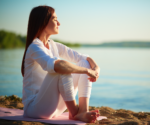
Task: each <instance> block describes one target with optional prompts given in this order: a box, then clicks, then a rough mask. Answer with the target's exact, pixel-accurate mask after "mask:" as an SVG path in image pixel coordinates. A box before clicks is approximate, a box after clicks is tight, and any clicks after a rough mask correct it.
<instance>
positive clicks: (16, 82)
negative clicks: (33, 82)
mask: <svg viewBox="0 0 150 125" xmlns="http://www.w3.org/2000/svg"><path fill="white" fill-rule="evenodd" d="M72 49H74V50H75V51H78V52H79V53H82V54H86V55H89V56H90V57H92V58H93V59H94V60H95V61H96V63H97V64H98V65H99V67H100V76H99V79H98V80H97V81H96V82H94V83H93V84H92V92H91V97H90V104H89V105H90V106H95V107H101V106H108V107H111V108H114V109H126V110H132V111H135V112H150V48H111V47H110V48H108V47H80V48H72ZM23 53H24V49H6V50H2V49H1V50H0V96H1V95H7V96H10V95H17V96H18V97H22V87H23V82H22V80H23V77H22V75H21V63H22V57H23ZM76 100H77V102H78V96H76Z"/></svg>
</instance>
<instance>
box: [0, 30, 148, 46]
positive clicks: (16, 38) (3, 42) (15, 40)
mask: <svg viewBox="0 0 150 125" xmlns="http://www.w3.org/2000/svg"><path fill="white" fill-rule="evenodd" d="M54 41H55V42H59V43H62V44H64V45H66V46H68V47H118V48H126V47H130V48H150V41H147V42H145V41H123V42H106V43H98V44H80V43H71V42H69V41H67V42H66V41H62V40H58V39H54ZM8 42H9V44H8ZM25 43H26V36H21V35H18V34H15V33H14V32H9V31H5V30H0V49H13V48H24V47H25Z"/></svg>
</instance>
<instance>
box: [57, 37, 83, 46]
mask: <svg viewBox="0 0 150 125" xmlns="http://www.w3.org/2000/svg"><path fill="white" fill-rule="evenodd" d="M54 41H55V42H59V43H62V44H64V45H66V46H68V47H80V46H81V44H79V43H69V42H63V41H60V40H57V39H55V40H54Z"/></svg>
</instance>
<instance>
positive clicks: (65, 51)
mask: <svg viewBox="0 0 150 125" xmlns="http://www.w3.org/2000/svg"><path fill="white" fill-rule="evenodd" d="M56 45H57V48H58V52H59V56H60V57H61V58H63V59H66V60H68V61H70V62H73V63H77V62H79V61H80V60H86V59H87V57H89V55H85V54H81V53H78V52H77V51H75V50H72V49H71V48H69V47H67V46H65V45H63V44H61V43H57V42H56Z"/></svg>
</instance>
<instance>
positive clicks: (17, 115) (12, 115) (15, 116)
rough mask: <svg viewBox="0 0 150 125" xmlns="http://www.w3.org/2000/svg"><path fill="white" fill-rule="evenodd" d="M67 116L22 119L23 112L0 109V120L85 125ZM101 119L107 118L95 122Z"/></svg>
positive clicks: (65, 114) (64, 114) (101, 117)
mask: <svg viewBox="0 0 150 125" xmlns="http://www.w3.org/2000/svg"><path fill="white" fill-rule="evenodd" d="M68 114H69V113H68V112H65V113H63V114H62V115H60V116H58V117H57V118H52V119H33V118H27V117H23V110H20V109H10V108H2V107H0V119H6V120H19V121H35V122H44V123H51V124H79V125H84V124H85V123H84V122H81V121H75V120H69V119H68ZM102 119H107V117H105V116H99V117H98V118H97V120H102Z"/></svg>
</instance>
